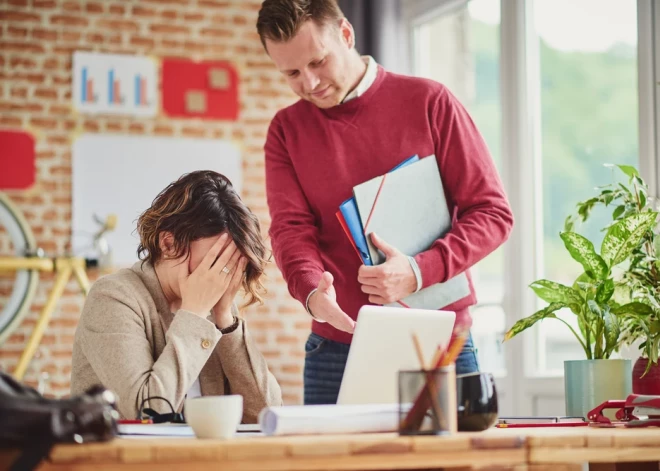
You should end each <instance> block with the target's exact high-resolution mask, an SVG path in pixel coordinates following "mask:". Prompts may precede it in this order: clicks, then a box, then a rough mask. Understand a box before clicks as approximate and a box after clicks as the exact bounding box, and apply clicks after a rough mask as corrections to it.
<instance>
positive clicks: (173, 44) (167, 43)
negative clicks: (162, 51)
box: [161, 38, 184, 49]
mask: <svg viewBox="0 0 660 471" xmlns="http://www.w3.org/2000/svg"><path fill="white" fill-rule="evenodd" d="M183 44H184V43H183V42H181V41H177V40H176V39H169V38H163V40H162V41H161V45H162V46H163V47H164V48H167V49H177V48H180V47H183Z"/></svg>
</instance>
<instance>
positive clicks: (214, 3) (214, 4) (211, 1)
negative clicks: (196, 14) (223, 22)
mask: <svg viewBox="0 0 660 471" xmlns="http://www.w3.org/2000/svg"><path fill="white" fill-rule="evenodd" d="M197 5H198V6H199V8H227V7H228V6H229V2H227V1H224V2H222V1H220V0H199V1H198V2H197Z"/></svg>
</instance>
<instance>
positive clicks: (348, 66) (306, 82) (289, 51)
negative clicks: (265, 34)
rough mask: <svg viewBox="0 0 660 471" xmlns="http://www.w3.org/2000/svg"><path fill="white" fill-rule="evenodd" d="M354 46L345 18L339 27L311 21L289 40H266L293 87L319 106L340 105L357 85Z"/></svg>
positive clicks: (305, 98) (274, 58) (275, 59)
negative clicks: (353, 61) (353, 56)
mask: <svg viewBox="0 0 660 471" xmlns="http://www.w3.org/2000/svg"><path fill="white" fill-rule="evenodd" d="M352 46H353V30H352V28H351V26H350V24H349V23H348V21H346V20H345V19H344V20H342V21H341V23H340V24H338V25H336V26H333V25H329V24H328V25H323V26H319V25H317V24H316V23H315V22H314V21H311V20H310V21H307V22H306V23H305V24H303V25H302V27H301V28H300V30H299V31H298V33H297V34H296V35H295V36H294V37H293V38H292V39H291V40H289V41H287V42H274V41H270V40H266V47H267V49H268V54H269V55H270V57H271V58H272V59H273V62H274V63H275V65H276V66H277V68H278V69H279V70H280V72H282V73H283V74H284V76H285V77H286V79H287V81H288V83H289V86H290V87H291V89H292V90H293V91H294V92H295V93H296V94H297V95H298V96H299V97H300V98H302V99H303V100H307V101H310V102H312V103H314V104H315V105H316V106H318V107H319V108H330V107H332V106H335V105H338V104H339V103H341V101H342V100H343V99H344V98H345V97H346V95H347V94H348V93H349V92H350V91H351V88H352V87H353V86H354V85H355V84H354V83H353V81H354V77H353V74H354V71H353V67H354V66H353V65H352V62H351V59H352V56H351V55H352V54H354V52H353V51H352Z"/></svg>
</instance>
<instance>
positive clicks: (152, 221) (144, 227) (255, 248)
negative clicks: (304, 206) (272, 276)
mask: <svg viewBox="0 0 660 471" xmlns="http://www.w3.org/2000/svg"><path fill="white" fill-rule="evenodd" d="M225 231H227V232H228V233H229V235H230V236H231V238H232V239H233V241H234V243H235V244H236V247H237V248H238V249H239V250H240V251H241V253H242V254H243V256H245V257H246V258H247V265H246V267H245V278H244V279H243V289H244V290H245V293H246V294H247V299H246V302H245V306H249V305H251V304H254V303H256V302H259V303H262V302H263V298H262V294H263V293H264V292H265V289H264V286H263V284H262V283H261V276H262V275H263V273H264V271H265V265H266V263H267V259H266V247H265V245H264V242H263V239H262V237H261V228H260V226H259V220H258V219H257V217H256V216H255V215H254V214H253V213H252V211H250V209H249V208H248V207H247V206H245V204H244V203H243V201H242V200H241V198H240V196H239V195H238V193H236V190H234V187H233V186H232V184H231V182H230V181H229V179H227V177H225V176H224V175H221V174H219V173H217V172H213V171H211V170H200V171H196V172H191V173H187V174H185V175H183V176H181V178H179V179H178V180H177V181H175V182H172V183H170V184H169V185H168V186H167V187H166V188H165V189H164V190H163V191H161V192H160V194H159V195H158V196H157V197H156V198H155V199H154V201H153V202H152V204H151V207H150V208H149V209H147V210H146V211H144V212H143V213H142V214H141V215H140V217H139V219H138V223H137V232H138V234H139V236H140V245H139V246H138V249H137V253H138V257H139V258H140V260H142V261H143V262H149V263H151V264H152V265H155V264H156V263H157V262H158V261H159V260H161V259H162V258H163V257H164V254H163V253H162V251H161V248H160V243H159V242H160V237H161V236H162V234H164V233H165V232H169V233H170V234H172V239H173V254H172V255H171V256H170V257H169V258H179V257H181V256H183V255H184V254H187V253H188V251H189V248H190V243H191V242H193V241H195V240H198V239H204V238H207V237H213V236H216V235H218V234H221V233H223V232H225Z"/></svg>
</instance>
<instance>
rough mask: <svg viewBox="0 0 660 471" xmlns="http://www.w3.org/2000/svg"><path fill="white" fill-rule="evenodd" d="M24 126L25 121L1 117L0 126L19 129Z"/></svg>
mask: <svg viewBox="0 0 660 471" xmlns="http://www.w3.org/2000/svg"><path fill="white" fill-rule="evenodd" d="M22 124H23V120H21V118H18V117H16V116H0V126H6V127H13V128H18V127H21V126H22Z"/></svg>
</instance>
